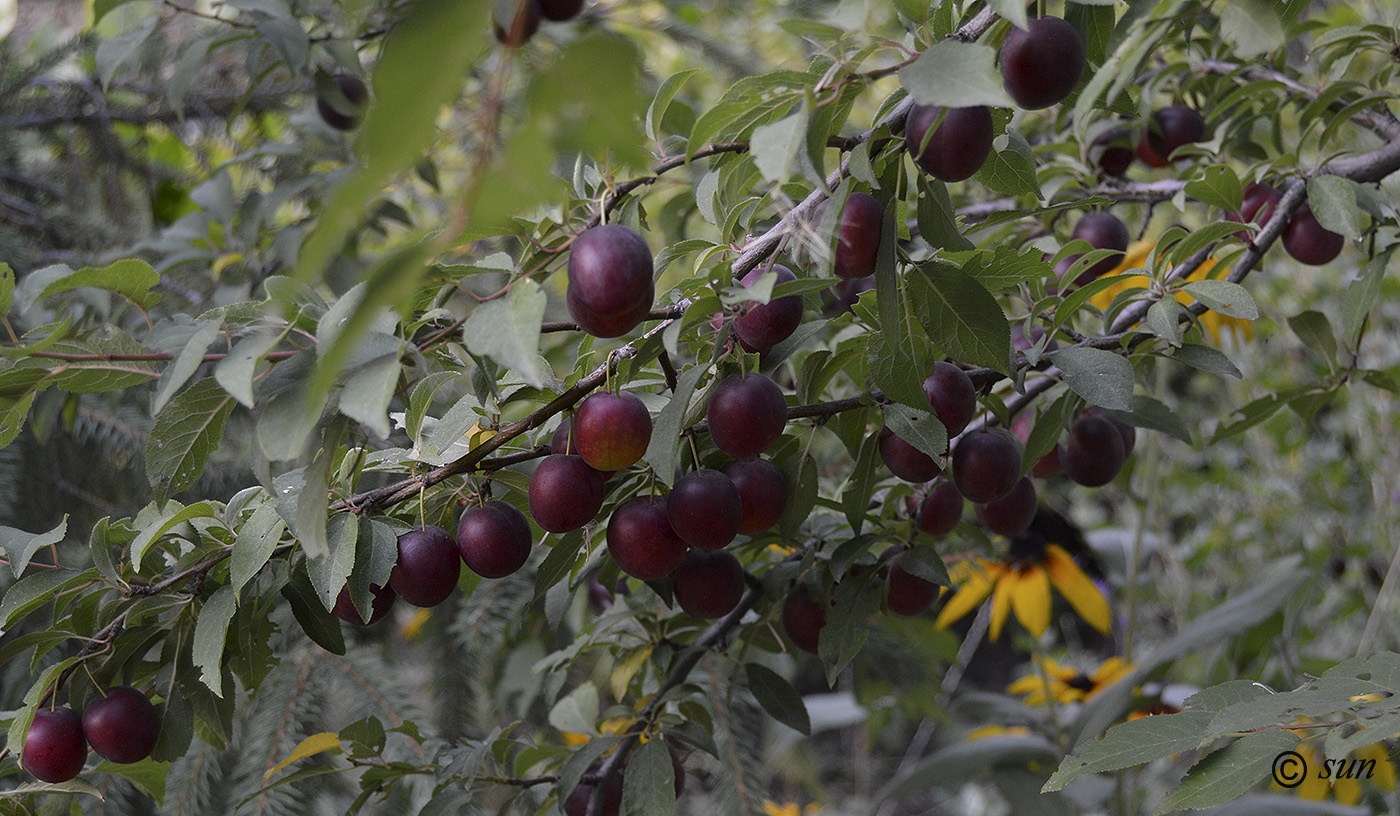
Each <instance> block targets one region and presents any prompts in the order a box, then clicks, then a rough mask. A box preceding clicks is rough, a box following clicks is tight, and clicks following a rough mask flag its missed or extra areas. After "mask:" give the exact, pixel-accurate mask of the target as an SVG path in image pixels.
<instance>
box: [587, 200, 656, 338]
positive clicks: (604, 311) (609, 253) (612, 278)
mask: <svg viewBox="0 0 1400 816" xmlns="http://www.w3.org/2000/svg"><path fill="white" fill-rule="evenodd" d="M654 271H655V268H654V264H653V260H652V255H651V247H649V246H647V242H646V239H644V238H643V237H642V236H641V235H639V234H638V233H637V232H636V231H635V230H633V229H631V228H629V227H624V226H622V225H621V224H602V225H599V226H596V227H592V228H590V229H587V230H584V231H583V232H582V233H580V234H579V236H578V237H577V238H575V239H574V243H573V246H572V247H571V248H570V250H569V267H568V276H569V287H568V298H567V302H568V305H569V314H570V315H572V316H573V318H574V320H575V322H577V323H578V324H579V325H580V326H584V327H585V331H587V330H588V328H600V329H604V330H605V333H604V334H599V335H597V336H599V337H604V336H606V337H616V336H618V335H620V334H624V333H626V332H627V331H630V330H631V329H632V328H633V327H634V326H636V324H637V323H640V322H641V320H642V319H643V318H645V317H646V313H647V312H648V311H650V310H651V305H652V301H653V299H654V298H655V295H656V288H655V286H654V284H653V283H652V274H653V273H654ZM627 323H630V324H631V325H626V327H625V328H622V326H624V325H625V324H627ZM618 329H621V330H620V331H619V330H618ZM590 333H592V332H590Z"/></svg>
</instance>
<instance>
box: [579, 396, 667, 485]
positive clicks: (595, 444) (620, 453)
mask: <svg viewBox="0 0 1400 816" xmlns="http://www.w3.org/2000/svg"><path fill="white" fill-rule="evenodd" d="M573 438H574V447H576V448H578V453H579V456H582V457H583V461H585V462H587V463H588V464H589V466H590V467H592V468H594V469H596V470H602V471H616V470H622V469H623V468H625V467H631V466H632V465H633V464H636V462H637V460H639V459H641V458H642V456H643V455H644V454H645V453H646V452H647V446H648V445H649V444H651V414H650V413H648V412H647V407H646V405H644V404H643V403H642V401H641V399H639V398H638V397H637V396H636V395H635V394H629V393H627V392H625V391H622V392H618V393H616V394H614V393H612V392H611V391H602V392H599V393H596V394H593V395H591V396H589V397H588V399H586V400H584V401H583V404H582V405H580V406H579V407H578V411H577V412H575V414H574V421H573Z"/></svg>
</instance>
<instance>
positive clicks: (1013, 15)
mask: <svg viewBox="0 0 1400 816" xmlns="http://www.w3.org/2000/svg"><path fill="white" fill-rule="evenodd" d="M987 6H988V7H989V8H991V10H992V11H994V12H996V13H997V16H998V17H1001V18H1002V19H1004V20H1006V21H1007V22H1009V23H1011V24H1012V25H1014V26H1016V27H1017V28H1019V29H1021V30H1023V31H1024V30H1025V29H1026V27H1027V26H1028V25H1029V21H1028V20H1027V19H1026V4H1025V3H1023V2H1021V0H988V2H987Z"/></svg>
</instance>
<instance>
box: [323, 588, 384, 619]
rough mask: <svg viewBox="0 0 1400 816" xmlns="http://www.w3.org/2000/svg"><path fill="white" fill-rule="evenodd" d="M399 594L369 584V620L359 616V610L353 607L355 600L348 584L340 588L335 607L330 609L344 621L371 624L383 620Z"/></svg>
mask: <svg viewBox="0 0 1400 816" xmlns="http://www.w3.org/2000/svg"><path fill="white" fill-rule="evenodd" d="M398 598H399V596H398V595H395V594H394V590H393V589H391V588H389V587H387V586H380V585H379V584H370V585H369V620H365V619H364V618H362V617H360V612H359V610H358V609H356V608H355V602H354V600H353V599H351V597H350V586H349V584H347V585H345V586H343V587H341V588H340V594H339V595H337V596H336V599H335V607H334V608H333V609H331V614H332V615H335V616H336V617H337V618H340V619H341V620H343V621H345V622H346V623H353V624H355V625H356V626H372V625H374V624H376V623H379V622H380V621H382V620H384V618H385V616H386V615H388V614H389V610H391V609H393V608H394V601H396V600H398Z"/></svg>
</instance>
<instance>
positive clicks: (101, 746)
mask: <svg viewBox="0 0 1400 816" xmlns="http://www.w3.org/2000/svg"><path fill="white" fill-rule="evenodd" d="M83 736H84V737H85V738H87V741H88V744H89V745H91V746H92V750H94V751H96V752H97V754H98V756H100V757H102V758H103V759H107V760H111V761H112V762H116V763H120V764H128V763H131V762H140V761H141V760H143V759H145V758H146V757H148V756H150V755H151V752H152V751H154V750H155V748H156V739H157V738H159V737H160V717H159V715H157V714H156V707H155V706H153V705H151V701H150V699H149V698H147V697H146V695H144V694H142V693H141V692H140V691H137V690H136V689H134V688H132V687H131V686H115V687H113V688H109V689H107V691H106V692H105V693H104V694H103V695H102V696H101V697H99V698H98V699H95V700H93V701H91V702H89V703H88V706H87V709H86V710H84V711H83Z"/></svg>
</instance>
